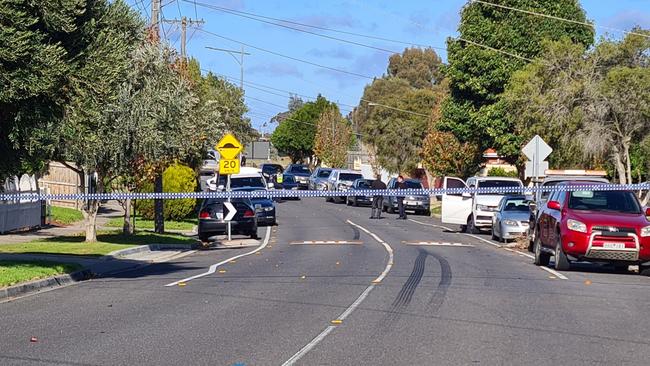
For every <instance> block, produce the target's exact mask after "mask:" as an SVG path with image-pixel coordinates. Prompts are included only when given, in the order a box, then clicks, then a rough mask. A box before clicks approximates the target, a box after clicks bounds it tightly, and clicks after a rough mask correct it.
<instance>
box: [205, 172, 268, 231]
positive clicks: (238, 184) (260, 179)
mask: <svg viewBox="0 0 650 366" xmlns="http://www.w3.org/2000/svg"><path fill="white" fill-rule="evenodd" d="M226 183H227V176H225V175H222V176H219V177H218V183H213V184H212V185H215V184H216V186H217V187H216V190H224V189H225V187H226ZM273 186H274V185H273V183H267V182H266V180H265V179H264V176H263V175H262V173H261V171H260V170H259V169H256V168H249V167H242V168H241V169H240V172H239V174H232V175H230V189H231V190H233V191H266V190H268V189H269V188H273ZM251 201H252V203H253V207H255V208H256V212H257V220H258V223H259V224H260V226H263V225H276V223H277V219H276V210H275V202H273V200H272V199H271V198H269V197H256V198H251Z"/></svg>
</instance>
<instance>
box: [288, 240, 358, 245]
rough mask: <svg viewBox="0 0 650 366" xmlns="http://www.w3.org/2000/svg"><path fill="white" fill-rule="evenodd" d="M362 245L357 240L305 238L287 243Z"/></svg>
mask: <svg viewBox="0 0 650 366" xmlns="http://www.w3.org/2000/svg"><path fill="white" fill-rule="evenodd" d="M328 244H329V245H362V244H363V242H362V241H359V240H305V241H292V242H290V243H289V245H328Z"/></svg>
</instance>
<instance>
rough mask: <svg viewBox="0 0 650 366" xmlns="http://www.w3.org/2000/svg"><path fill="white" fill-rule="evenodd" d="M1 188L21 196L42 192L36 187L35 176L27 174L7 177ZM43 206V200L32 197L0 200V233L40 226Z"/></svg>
mask: <svg viewBox="0 0 650 366" xmlns="http://www.w3.org/2000/svg"><path fill="white" fill-rule="evenodd" d="M2 188H3V189H2V190H3V191H4V192H6V193H12V192H13V193H20V194H21V196H22V195H23V194H24V195H28V194H33V193H43V192H40V190H39V189H38V184H37V183H36V179H35V177H34V176H33V175H32V176H29V175H27V174H24V175H23V176H22V177H20V178H18V177H13V178H9V179H7V180H6V181H5V182H4V185H3V187H2ZM44 207H46V206H45V205H44V202H41V201H39V200H33V199H31V200H30V199H21V198H19V199H15V200H5V201H0V233H3V234H4V233H6V232H9V231H13V230H18V229H31V228H34V227H38V226H40V225H41V224H42V222H43V219H42V218H43V213H44V212H43V209H44Z"/></svg>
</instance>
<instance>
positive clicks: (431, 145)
mask: <svg viewBox="0 0 650 366" xmlns="http://www.w3.org/2000/svg"><path fill="white" fill-rule="evenodd" d="M479 153H480V151H479V149H478V148H477V147H476V146H475V145H472V144H471V143H469V142H463V143H461V142H459V141H458V139H456V137H455V136H454V135H453V134H452V133H450V132H441V131H436V130H433V131H431V132H429V134H428V135H427V137H426V139H425V140H424V143H423V146H422V152H421V155H422V162H423V164H424V167H425V168H426V169H427V171H428V172H429V173H430V174H431V175H433V176H434V177H443V176H456V177H468V176H471V175H474V174H475V173H476V172H477V171H478V169H479V164H478V161H477V159H476V156H477V155H479Z"/></svg>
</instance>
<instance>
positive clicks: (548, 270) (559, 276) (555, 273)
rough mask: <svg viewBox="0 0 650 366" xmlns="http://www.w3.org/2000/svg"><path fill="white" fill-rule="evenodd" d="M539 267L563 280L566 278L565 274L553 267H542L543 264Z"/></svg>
mask: <svg viewBox="0 0 650 366" xmlns="http://www.w3.org/2000/svg"><path fill="white" fill-rule="evenodd" d="M539 268H541V269H543V270H545V271H546V272H548V273H550V274H552V275H554V276H556V277H557V278H560V279H563V280H568V278H567V276H565V275H563V274H562V273H560V272H558V271H556V270H554V269H551V268H548V267H544V266H540V267H539Z"/></svg>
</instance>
